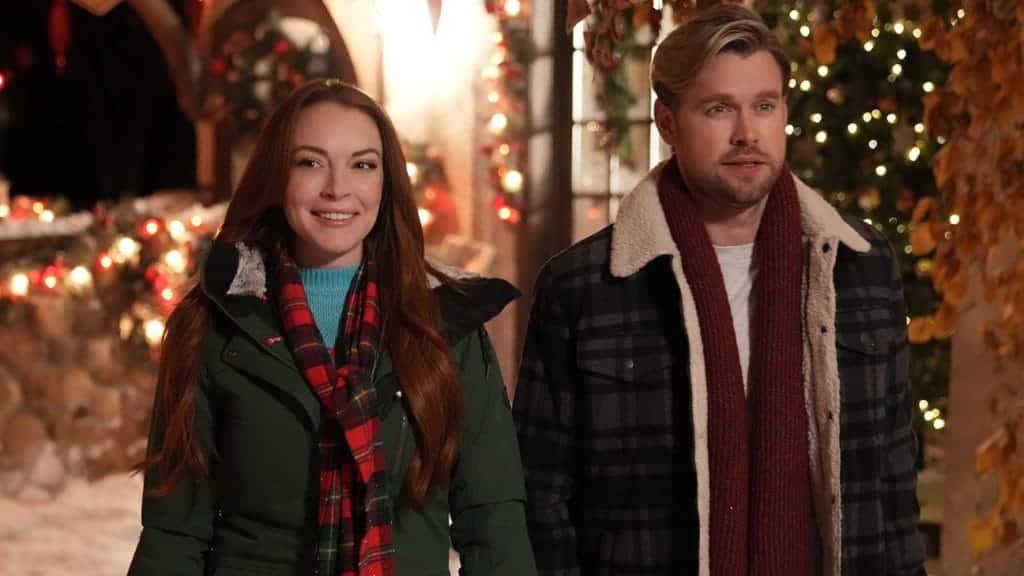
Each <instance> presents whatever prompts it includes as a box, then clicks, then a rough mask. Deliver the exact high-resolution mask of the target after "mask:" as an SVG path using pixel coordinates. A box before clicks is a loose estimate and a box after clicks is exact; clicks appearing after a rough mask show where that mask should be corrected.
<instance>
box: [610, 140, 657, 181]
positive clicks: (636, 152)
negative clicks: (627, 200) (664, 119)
mask: <svg viewBox="0 0 1024 576" xmlns="http://www.w3.org/2000/svg"><path fill="white" fill-rule="evenodd" d="M652 129H653V127H652V126H651V124H647V123H644V124H637V125H635V126H632V127H631V128H630V129H629V132H628V133H627V135H626V137H627V138H628V139H629V142H628V145H629V148H630V154H631V158H630V162H629V163H627V162H625V161H623V160H622V159H619V158H612V159H611V170H610V174H611V179H610V183H611V191H612V193H613V194H625V193H627V192H630V191H632V190H633V188H634V187H636V185H637V183H638V182H640V180H642V179H643V177H644V176H646V175H647V172H648V171H649V166H650V160H649V159H650V152H649V150H648V148H649V147H650V143H651V130H652Z"/></svg>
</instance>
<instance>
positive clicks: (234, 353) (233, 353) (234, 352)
mask: <svg viewBox="0 0 1024 576" xmlns="http://www.w3.org/2000/svg"><path fill="white" fill-rule="evenodd" d="M227 357H228V358H238V350H228V353H227Z"/></svg>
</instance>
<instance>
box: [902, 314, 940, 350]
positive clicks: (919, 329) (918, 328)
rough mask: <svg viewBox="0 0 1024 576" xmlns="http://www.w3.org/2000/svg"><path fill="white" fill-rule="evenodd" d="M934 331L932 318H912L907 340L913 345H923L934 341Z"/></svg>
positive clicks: (908, 327)
mask: <svg viewBox="0 0 1024 576" xmlns="http://www.w3.org/2000/svg"><path fill="white" fill-rule="evenodd" d="M933 332H934V329H933V327H932V319H931V317H930V316H919V317H917V318H912V319H911V320H910V324H909V325H908V326H907V340H909V341H910V343H911V344H923V343H925V342H927V341H929V340H931V339H932V334H933Z"/></svg>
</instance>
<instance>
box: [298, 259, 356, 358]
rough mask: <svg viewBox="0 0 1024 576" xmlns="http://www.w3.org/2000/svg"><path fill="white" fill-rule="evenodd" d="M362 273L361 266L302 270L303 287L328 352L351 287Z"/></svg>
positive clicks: (331, 346)
mask: <svg viewBox="0 0 1024 576" xmlns="http://www.w3.org/2000/svg"><path fill="white" fill-rule="evenodd" d="M358 271H359V265H356V266H350V267H348V268H300V269H299V274H300V275H301V277H302V287H303V288H304V289H305V290H306V300H307V301H309V309H310V311H312V312H313V320H314V321H316V327H317V328H318V329H319V330H320V336H321V337H322V338H323V340H324V344H325V345H326V346H327V349H328V350H330V349H333V348H334V343H335V341H337V339H338V329H339V325H338V324H339V322H341V311H342V309H343V308H344V307H345V298H346V297H347V296H348V289H349V286H351V285H352V280H353V279H354V278H355V276H356V272H358Z"/></svg>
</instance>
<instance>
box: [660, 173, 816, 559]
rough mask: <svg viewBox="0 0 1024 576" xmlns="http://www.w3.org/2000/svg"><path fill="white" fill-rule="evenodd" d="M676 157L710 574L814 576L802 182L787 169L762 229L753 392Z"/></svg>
mask: <svg viewBox="0 0 1024 576" xmlns="http://www.w3.org/2000/svg"><path fill="white" fill-rule="evenodd" d="M676 162H677V161H676V160H675V159H672V160H671V161H670V162H668V164H667V165H666V167H665V169H664V171H663V172H662V174H661V177H660V178H659V180H658V197H659V198H660V200H661V204H662V207H663V209H664V211H665V218H666V220H668V225H669V229H670V230H671V233H672V239H673V240H675V243H676V246H677V247H678V248H679V253H680V255H681V263H682V268H683V272H684V274H685V275H686V280H687V282H688V283H689V285H690V289H691V290H692V292H693V299H694V301H695V303H696V306H697V317H698V319H699V320H700V334H701V339H702V341H703V344H704V364H705V366H706V370H707V394H708V455H709V459H710V463H709V465H710V476H711V478H710V483H711V486H710V488H711V518H710V524H711V528H710V531H711V534H710V535H709V537H710V543H709V545H710V552H711V558H710V562H711V576H748V575H759V576H760V575H766V576H782V575H785V576H810V575H811V574H812V572H813V570H814V564H815V558H816V553H815V546H816V536H815V526H814V519H813V507H812V503H811V486H810V469H809V466H810V462H809V455H808V440H807V430H808V428H807V412H806V410H805V407H804V392H803V381H802V374H803V372H802V365H803V362H802V359H803V344H802V337H801V302H800V300H801V289H800V286H801V276H802V273H803V240H802V235H801V230H800V206H799V202H798V199H797V193H796V185H795V184H794V182H793V177H792V175H791V174H790V172H789V169H788V168H784V169H783V171H782V174H781V176H780V177H779V179H778V181H777V182H776V183H775V186H774V188H773V189H772V191H771V193H770V194H769V196H768V201H767V206H766V207H765V212H764V215H763V217H762V219H761V226H760V228H759V230H758V232H757V238H756V240H755V246H754V254H755V255H754V258H755V262H756V267H757V271H758V272H757V277H756V278H755V280H754V288H753V290H754V318H753V319H752V322H751V328H752V333H751V358H750V373H749V395H750V396H749V399H747V398H745V397H744V392H743V373H742V371H741V368H740V360H739V351H738V349H737V346H736V335H735V332H734V331H733V323H732V312H731V310H730V307H729V299H728V296H727V294H726V290H725V282H724V280H723V277H722V273H721V268H720V267H719V265H718V260H717V258H716V257H715V250H714V247H713V246H712V245H711V241H710V239H709V238H708V234H707V230H706V229H705V227H704V220H703V218H702V215H701V209H700V206H699V205H698V204H697V203H696V202H695V201H694V199H693V197H692V196H691V194H690V193H689V191H688V190H687V188H686V184H685V183H684V181H683V179H682V177H681V176H680V172H679V167H678V165H677V164H676Z"/></svg>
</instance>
